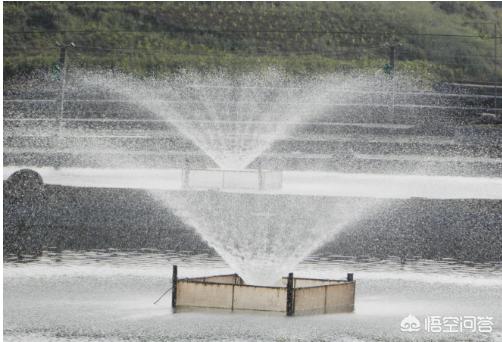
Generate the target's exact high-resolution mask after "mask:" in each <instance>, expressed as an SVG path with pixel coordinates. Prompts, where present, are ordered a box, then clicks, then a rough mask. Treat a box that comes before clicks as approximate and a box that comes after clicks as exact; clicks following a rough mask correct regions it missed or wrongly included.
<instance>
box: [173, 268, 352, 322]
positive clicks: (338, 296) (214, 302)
mask: <svg viewBox="0 0 502 342" xmlns="http://www.w3.org/2000/svg"><path fill="white" fill-rule="evenodd" d="M355 288H356V282H355V281H354V278H353V274H352V273H349V274H348V275H347V279H346V280H331V279H309V278H294V277H293V273H290V274H289V276H288V277H284V278H282V285H280V286H277V287H271V286H256V285H247V284H245V283H244V281H243V280H242V278H241V277H239V276H238V275H237V274H229V275H216V276H209V277H200V278H183V279H178V277H177V266H173V287H172V307H173V309H178V308H201V309H202V308H211V309H225V310H232V311H234V310H254V311H273V312H285V313H286V315H288V316H293V315H294V314H320V313H335V312H352V311H354V296H355Z"/></svg>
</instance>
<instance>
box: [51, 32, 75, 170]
mask: <svg viewBox="0 0 502 342" xmlns="http://www.w3.org/2000/svg"><path fill="white" fill-rule="evenodd" d="M56 46H58V47H59V64H58V67H59V77H60V82H61V90H60V93H59V113H58V116H57V118H56V123H57V131H56V144H57V146H58V149H61V148H62V147H63V146H62V145H63V144H62V142H63V139H62V134H61V133H62V130H63V120H64V91H65V85H66V49H67V48H69V47H75V44H74V43H69V44H61V43H59V42H56ZM60 164H61V160H60V159H59V158H58V157H56V160H55V161H54V165H55V168H56V169H57V168H59V166H60Z"/></svg>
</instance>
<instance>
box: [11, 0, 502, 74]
mask: <svg viewBox="0 0 502 342" xmlns="http://www.w3.org/2000/svg"><path fill="white" fill-rule="evenodd" d="M500 16H501V10H500V6H497V5H496V4H492V3H481V2H458V3H457V2H456V3H453V2H420V3H404V2H402V3H400V2H397V3H396V2H393V3H385V2H372V3H366V2H315V3H307V2H295V3H275V2H273V3H272V2H265V3H264V2H259V3H258V2H257V3H252V2H239V3H237V2H221V3H207V2H197V3H195V2H154V3H143V2H128V3H125V2H80V3H76V2H64V3H58V2H51V3H48V2H6V3H4V37H3V38H4V77H5V78H10V77H12V76H15V75H19V74H24V73H28V72H31V71H33V70H35V69H44V70H50V69H51V68H53V67H54V66H55V65H56V63H57V61H58V56H59V48H58V47H57V46H56V42H74V43H75V45H76V47H75V48H73V49H70V50H69V51H68V56H69V61H70V62H69V65H70V67H84V68H96V67H99V68H107V69H108V68H111V69H115V70H122V71H126V72H133V73H138V74H153V73H163V72H173V71H175V70H178V69H180V68H196V69H203V70H207V69H211V68H226V69H230V70H236V71H242V70H250V69H254V68H257V67H261V66H267V65H275V66H278V67H280V68H284V69H285V70H287V71H290V72H294V73H316V72H328V71H335V70H350V69H354V68H364V69H368V68H372V69H383V68H384V65H385V64H386V63H389V53H390V45H395V46H396V68H397V69H398V70H406V71H410V72H416V73H419V74H420V75H421V76H423V77H430V78H440V79H444V80H476V81H485V82H486V81H493V79H494V77H493V71H494V48H495V45H494V38H493V37H494V33H495V32H494V29H495V25H494V23H495V22H496V21H497V20H498V19H499V18H500ZM499 27H500V26H499ZM500 31H501V30H500V29H499V30H498V33H497V36H500V35H501V33H500ZM498 43H500V40H499V42H498ZM497 73H498V76H499V78H500V77H501V76H502V73H501V72H500V71H498V72H497Z"/></svg>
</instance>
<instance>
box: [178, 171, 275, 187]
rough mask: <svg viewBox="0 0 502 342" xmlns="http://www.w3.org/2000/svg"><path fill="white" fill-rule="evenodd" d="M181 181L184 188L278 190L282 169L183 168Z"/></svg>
mask: <svg viewBox="0 0 502 342" xmlns="http://www.w3.org/2000/svg"><path fill="white" fill-rule="evenodd" d="M182 182H183V188H185V189H227V190H229V189H236V190H279V189H281V188H282V171H272V170H262V169H257V170H247V169H246V170H221V169H188V168H185V169H183V170H182Z"/></svg>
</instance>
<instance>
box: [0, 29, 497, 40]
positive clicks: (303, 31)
mask: <svg viewBox="0 0 502 342" xmlns="http://www.w3.org/2000/svg"><path fill="white" fill-rule="evenodd" d="M58 33H64V34H67V33H77V34H94V33H102V34H107V33H108V34H109V33H192V34H194V33H195V34H208V33H296V34H298V33H305V34H345V35H359V36H392V35H400V36H425V37H450V38H453V37H457V38H480V39H494V38H497V39H498V38H502V37H493V36H492V37H490V36H487V37H484V36H482V35H468V34H450V33H416V32H415V33H413V32H400V33H399V34H395V33H394V32H356V31H331V30H225V29H205V30H197V29H171V30H45V31H4V34H58Z"/></svg>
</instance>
